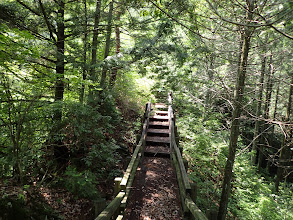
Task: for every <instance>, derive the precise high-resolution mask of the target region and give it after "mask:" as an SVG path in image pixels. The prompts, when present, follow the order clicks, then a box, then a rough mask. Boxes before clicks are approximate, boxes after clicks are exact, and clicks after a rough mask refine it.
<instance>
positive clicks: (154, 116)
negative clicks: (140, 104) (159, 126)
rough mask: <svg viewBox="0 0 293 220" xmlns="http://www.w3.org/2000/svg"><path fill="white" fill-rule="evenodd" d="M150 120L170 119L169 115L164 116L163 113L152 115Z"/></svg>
mask: <svg viewBox="0 0 293 220" xmlns="http://www.w3.org/2000/svg"><path fill="white" fill-rule="evenodd" d="M150 120H152V121H160V120H164V121H166V120H169V117H168V116H162V115H153V116H150Z"/></svg>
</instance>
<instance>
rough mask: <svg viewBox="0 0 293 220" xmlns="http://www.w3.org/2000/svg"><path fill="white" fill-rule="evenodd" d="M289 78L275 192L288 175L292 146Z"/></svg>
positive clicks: (292, 77) (291, 84) (291, 89)
mask: <svg viewBox="0 0 293 220" xmlns="http://www.w3.org/2000/svg"><path fill="white" fill-rule="evenodd" d="M290 77H291V83H290V89H289V96H288V103H287V112H286V117H285V124H284V127H285V129H284V130H285V134H284V139H283V144H282V147H281V149H280V157H279V162H278V170H277V176H276V182H275V190H276V191H277V192H278V191H279V186H280V182H281V181H282V179H283V178H284V177H285V176H286V174H287V173H288V165H290V162H289V160H290V158H291V154H292V151H291V149H290V146H291V144H292V132H293V131H292V125H291V124H290V118H291V111H292V96H293V76H290Z"/></svg>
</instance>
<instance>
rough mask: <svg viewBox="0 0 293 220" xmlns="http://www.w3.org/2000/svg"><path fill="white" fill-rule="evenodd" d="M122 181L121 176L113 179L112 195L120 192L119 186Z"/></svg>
mask: <svg viewBox="0 0 293 220" xmlns="http://www.w3.org/2000/svg"><path fill="white" fill-rule="evenodd" d="M121 181H122V177H116V178H115V180H114V182H115V183H114V196H117V194H118V193H119V192H120V190H121V186H120V183H121Z"/></svg>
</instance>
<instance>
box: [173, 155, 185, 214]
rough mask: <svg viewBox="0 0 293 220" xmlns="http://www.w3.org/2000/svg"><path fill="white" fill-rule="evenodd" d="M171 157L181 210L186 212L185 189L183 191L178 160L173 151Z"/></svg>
mask: <svg viewBox="0 0 293 220" xmlns="http://www.w3.org/2000/svg"><path fill="white" fill-rule="evenodd" d="M171 157H172V161H173V164H174V167H175V170H176V176H177V182H178V186H179V194H180V200H181V205H182V209H183V212H188V208H187V206H186V205H185V198H186V191H185V187H184V185H183V180H182V176H181V172H180V168H179V165H178V160H177V157H176V155H175V153H174V152H173V153H172V154H171Z"/></svg>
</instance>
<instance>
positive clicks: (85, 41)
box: [79, 0, 88, 103]
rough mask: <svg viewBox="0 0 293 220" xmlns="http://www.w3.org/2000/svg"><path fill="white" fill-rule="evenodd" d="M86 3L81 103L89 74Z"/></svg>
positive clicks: (84, 1) (84, 2) (85, 7)
mask: <svg viewBox="0 0 293 220" xmlns="http://www.w3.org/2000/svg"><path fill="white" fill-rule="evenodd" d="M83 4H84V17H85V19H84V30H83V31H84V36H83V67H82V80H83V82H82V85H81V90H80V96H79V101H80V103H83V99H84V91H85V84H84V81H85V80H86V74H87V66H86V61H87V25H88V24H87V3H86V0H83Z"/></svg>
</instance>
